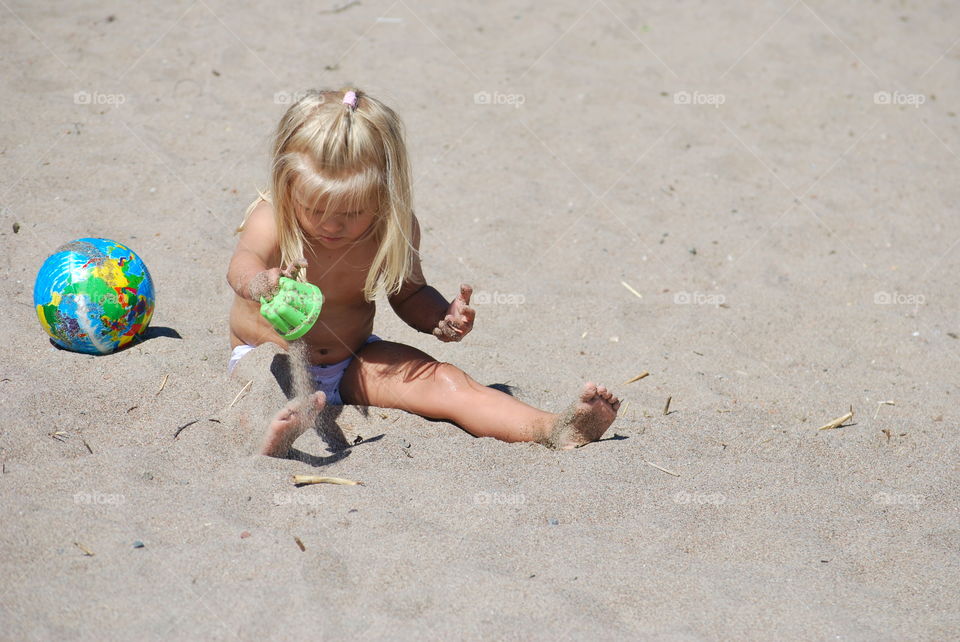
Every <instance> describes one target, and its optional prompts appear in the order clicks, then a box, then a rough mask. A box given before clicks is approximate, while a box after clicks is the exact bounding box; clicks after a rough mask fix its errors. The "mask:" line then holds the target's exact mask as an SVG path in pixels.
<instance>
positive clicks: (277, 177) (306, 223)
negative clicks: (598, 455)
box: [227, 90, 620, 457]
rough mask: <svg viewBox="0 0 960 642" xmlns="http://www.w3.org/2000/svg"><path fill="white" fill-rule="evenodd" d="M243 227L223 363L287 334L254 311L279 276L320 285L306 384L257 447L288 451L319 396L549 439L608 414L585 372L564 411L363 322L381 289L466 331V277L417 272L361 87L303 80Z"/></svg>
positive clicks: (384, 133) (388, 144)
mask: <svg viewBox="0 0 960 642" xmlns="http://www.w3.org/2000/svg"><path fill="white" fill-rule="evenodd" d="M240 232H241V234H240V238H239V242H238V243H237V248H236V251H235V252H234V254H233V257H232V259H231V261H230V268H229V271H228V273H227V281H228V282H229V283H230V286H231V287H232V288H233V289H234V291H236V294H237V296H236V297H235V299H234V303H233V308H232V310H231V312H230V339H231V342H232V345H233V354H232V355H231V360H230V368H231V369H232V368H233V366H234V365H235V364H236V362H237V361H238V360H239V359H240V358H241V357H242V356H243V355H244V354H245V353H247V352H249V351H250V350H253V348H254V347H255V346H258V345H260V344H262V343H266V342H272V343H275V344H278V345H280V346H282V347H284V348H287V347H288V346H287V343H286V342H285V341H284V340H283V339H282V338H281V337H280V335H279V334H278V333H277V332H276V330H275V329H274V328H273V327H272V326H271V325H270V324H269V322H267V320H266V319H265V318H264V317H263V316H261V315H260V313H259V309H260V303H259V301H260V297H261V296H264V295H269V294H270V293H272V292H274V291H275V290H276V288H277V284H278V280H279V277H280V276H288V277H291V278H299V279H300V280H303V281H308V282H310V283H313V284H314V285H316V286H318V287H319V288H320V290H321V291H322V292H323V297H324V301H323V307H322V309H321V313H320V317H319V319H318V320H317V322H316V324H315V325H314V326H313V328H312V329H311V330H310V331H309V332H308V333H307V334H306V335H305V336H304V337H303V342H304V344H305V345H306V351H307V357H308V359H309V362H310V363H311V364H313V365H312V367H311V368H310V370H311V372H312V375H313V378H314V380H315V382H316V384H317V392H315V393H314V394H313V395H312V396H311V397H310V398H309V399H308V400H302V399H301V400H294V401H293V402H291V404H290V405H288V406H287V407H285V408H283V409H282V410H281V411H280V412H279V413H278V414H277V415H276V417H274V419H273V421H272V422H271V423H270V425H269V426H268V427H267V434H266V438H265V440H264V446H263V454H266V455H273V456H277V457H282V456H285V455H286V454H287V452H288V450H289V449H290V446H291V445H292V444H293V441H294V440H295V439H296V438H297V437H299V436H300V434H302V433H303V431H304V430H306V429H307V428H308V424H310V423H312V422H310V421H307V420H306V418H307V417H309V416H315V411H316V410H320V409H322V408H323V406H324V404H358V405H368V406H380V407H384V408H400V409H403V410H406V411H408V412H413V413H416V414H418V415H422V416H424V417H430V418H433V419H446V420H449V421H452V422H454V423H456V424H457V425H459V426H460V427H461V428H463V429H464V430H466V431H467V432H469V433H470V434H472V435H475V436H477V437H496V438H497V439H502V440H503V441H536V442H539V443H542V444H545V445H548V446H551V447H555V448H574V447H576V446H580V445H583V444H586V443H588V442H590V441H594V440H596V439H599V438H600V436H601V435H603V433H604V431H606V429H607V428H608V427H609V426H610V424H611V423H612V422H613V420H614V418H615V417H616V414H617V410H618V409H619V407H620V401H619V400H618V399H617V398H616V397H615V396H614V395H613V394H612V393H611V392H609V391H608V390H607V389H606V388H604V387H603V386H597V385H595V384H593V383H586V384H585V385H584V386H583V389H582V391H581V392H580V395H579V398H578V399H576V400H575V401H574V402H573V403H572V404H571V405H570V406H569V407H568V408H567V409H566V410H565V411H564V412H562V413H560V414H559V415H558V414H553V413H549V412H544V411H542V410H538V409H536V408H533V407H532V406H528V405H527V404H525V403H523V402H522V401H519V400H517V399H514V398H513V397H511V396H510V395H508V394H505V393H503V392H500V391H498V390H495V389H493V388H488V387H486V386H483V385H481V384H479V383H477V382H476V381H474V380H473V379H471V378H470V376H469V375H467V374H466V373H464V372H463V371H462V370H460V369H459V368H457V367H456V366H454V365H451V364H449V363H442V362H438V361H436V360H435V359H433V358H432V357H431V356H430V355H428V354H425V353H424V352H421V351H420V350H417V349H416V348H412V347H410V346H407V345H403V344H401V343H393V342H390V341H382V340H380V338H379V337H377V336H375V335H373V334H371V331H372V329H373V317H374V313H375V311H376V310H375V308H376V306H375V303H374V299H375V297H376V295H377V293H378V292H383V293H385V294H386V295H387V296H388V299H389V302H390V306H391V307H392V308H393V310H394V312H396V313H397V315H398V316H399V317H400V318H401V319H403V320H404V321H405V322H406V323H407V324H408V325H410V326H411V327H412V328H414V329H415V330H418V331H419V332H429V333H432V334H433V335H434V336H435V337H437V339H439V340H440V341H445V342H447V341H460V340H461V339H463V337H464V336H466V335H467V333H469V332H470V330H471V329H472V328H473V321H474V317H475V314H476V313H475V311H474V310H473V308H471V307H470V305H469V304H470V295H471V292H472V289H471V287H470V286H468V285H461V286H460V294H459V295H458V296H457V297H456V298H455V299H454V300H453V301H452V302H448V301H447V300H446V299H445V298H444V297H443V296H442V295H441V294H440V293H439V292H438V291H437V290H435V289H434V288H432V287H430V286H429V285H427V282H426V280H425V279H424V277H423V272H422V270H421V267H420V258H419V254H418V251H419V247H420V225H419V224H418V222H417V219H416V217H415V216H414V214H413V209H412V205H411V194H410V170H409V168H408V164H407V154H406V148H405V145H404V141H403V133H402V127H401V124H400V120H399V118H398V117H397V115H396V114H395V113H394V112H393V110H391V109H390V108H389V107H387V106H386V105H384V104H383V103H381V102H380V101H379V100H377V99H375V98H373V97H372V96H368V95H366V94H364V93H363V92H361V91H359V90H353V91H311V92H307V94H306V95H305V96H304V97H303V98H302V99H301V100H299V101H297V102H296V103H295V104H293V105H291V107H290V108H289V109H288V110H287V112H286V114H285V115H284V116H283V118H282V120H281V121H280V125H279V127H278V129H277V136H276V141H275V143H274V148H273V169H272V177H271V189H270V192H269V193H267V194H261V196H260V198H259V199H257V201H255V202H254V203H253V204H252V205H251V206H250V208H249V209H248V211H247V214H246V217H245V219H244V222H243V225H242V226H241V227H240ZM304 404H308V405H304Z"/></svg>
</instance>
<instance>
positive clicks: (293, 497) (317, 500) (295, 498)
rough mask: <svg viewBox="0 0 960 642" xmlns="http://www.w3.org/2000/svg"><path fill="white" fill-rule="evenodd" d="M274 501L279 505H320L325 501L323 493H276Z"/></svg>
mask: <svg viewBox="0 0 960 642" xmlns="http://www.w3.org/2000/svg"><path fill="white" fill-rule="evenodd" d="M273 503H274V504H275V505H277V506H291V505H293V506H319V505H320V504H322V503H323V495H309V494H305V493H274V494H273Z"/></svg>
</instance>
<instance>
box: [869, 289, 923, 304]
mask: <svg viewBox="0 0 960 642" xmlns="http://www.w3.org/2000/svg"><path fill="white" fill-rule="evenodd" d="M873 302H874V303H876V304H877V305H926V303H927V297H926V296H924V295H922V294H904V293H902V292H884V291H882V290H881V291H880V292H874V294H873Z"/></svg>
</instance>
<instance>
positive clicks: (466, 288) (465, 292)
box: [460, 283, 473, 303]
mask: <svg viewBox="0 0 960 642" xmlns="http://www.w3.org/2000/svg"><path fill="white" fill-rule="evenodd" d="M471 296H473V286H472V285H467V284H466V283H461V284H460V298H461V299H463V302H464V303H470V297H471Z"/></svg>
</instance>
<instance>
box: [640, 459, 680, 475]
mask: <svg viewBox="0 0 960 642" xmlns="http://www.w3.org/2000/svg"><path fill="white" fill-rule="evenodd" d="M643 463H645V464H646V465H647V466H653V467H654V468H656V469H657V470H659V471H662V472H665V473H667V474H668V475H673V476H674V477H679V476H680V473H675V472H673V471H672V470H667V469H666V468H664V467H663V466H657V465H656V464H655V463H653V462H652V461H644V462H643Z"/></svg>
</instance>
